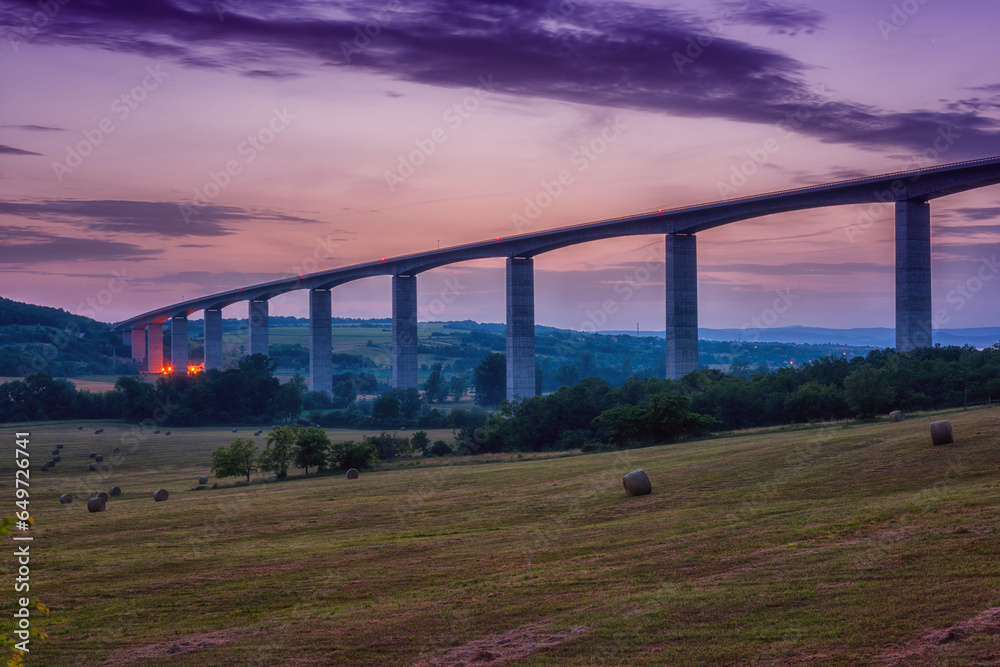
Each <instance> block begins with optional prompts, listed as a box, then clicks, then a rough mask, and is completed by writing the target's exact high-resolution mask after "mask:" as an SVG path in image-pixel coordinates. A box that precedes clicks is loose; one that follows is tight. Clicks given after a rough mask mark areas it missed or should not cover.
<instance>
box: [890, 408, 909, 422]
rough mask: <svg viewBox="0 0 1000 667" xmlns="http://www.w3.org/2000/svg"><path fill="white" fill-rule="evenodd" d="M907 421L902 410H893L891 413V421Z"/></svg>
mask: <svg viewBox="0 0 1000 667" xmlns="http://www.w3.org/2000/svg"><path fill="white" fill-rule="evenodd" d="M904 419H905V417H903V411H902V410H893V411H892V412H890V413H889V421H894V422H901V421H903V420H904Z"/></svg>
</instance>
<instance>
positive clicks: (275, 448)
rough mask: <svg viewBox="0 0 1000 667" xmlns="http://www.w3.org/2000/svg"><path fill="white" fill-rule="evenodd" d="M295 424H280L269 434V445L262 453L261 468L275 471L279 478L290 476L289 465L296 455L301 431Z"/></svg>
mask: <svg viewBox="0 0 1000 667" xmlns="http://www.w3.org/2000/svg"><path fill="white" fill-rule="evenodd" d="M298 430H299V429H298V428H297V427H295V426H278V427H277V428H275V429H274V430H273V431H271V432H270V433H268V434H267V447H265V448H264V451H263V453H262V454H261V455H260V462H259V463H260V469H261V470H267V471H270V472H273V473H274V474H276V475H277V476H278V479H284V478H285V477H288V466H289V465H290V464H291V463H292V460H293V458H294V457H295V444H296V443H297V442H298V439H299V433H298Z"/></svg>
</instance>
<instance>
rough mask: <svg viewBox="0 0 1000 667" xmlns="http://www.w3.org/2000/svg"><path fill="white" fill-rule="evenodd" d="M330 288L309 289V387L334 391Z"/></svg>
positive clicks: (314, 389)
mask: <svg viewBox="0 0 1000 667" xmlns="http://www.w3.org/2000/svg"><path fill="white" fill-rule="evenodd" d="M331 296H332V294H331V292H330V290H328V289H312V290H309V389H311V390H312V391H322V392H326V394H327V395H330V394H332V393H333V363H332V360H331V355H332V354H333V332H332V325H331V323H330V317H331V315H332V314H333V306H332V299H331Z"/></svg>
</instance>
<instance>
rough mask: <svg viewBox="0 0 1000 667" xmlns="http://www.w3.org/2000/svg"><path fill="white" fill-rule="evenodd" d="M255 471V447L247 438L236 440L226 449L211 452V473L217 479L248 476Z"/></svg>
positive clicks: (248, 481) (248, 477)
mask: <svg viewBox="0 0 1000 667" xmlns="http://www.w3.org/2000/svg"><path fill="white" fill-rule="evenodd" d="M256 470H257V445H255V444H253V440H250V439H249V438H247V439H244V438H237V439H236V440H235V441H233V443H232V444H230V445H229V446H228V447H219V448H218V449H216V450H215V451H214V452H212V472H213V473H215V476H216V477H217V478H219V479H221V478H223V477H240V476H242V475H246V478H247V484H249V483H250V475H251V474H252V473H254V472H255V471H256Z"/></svg>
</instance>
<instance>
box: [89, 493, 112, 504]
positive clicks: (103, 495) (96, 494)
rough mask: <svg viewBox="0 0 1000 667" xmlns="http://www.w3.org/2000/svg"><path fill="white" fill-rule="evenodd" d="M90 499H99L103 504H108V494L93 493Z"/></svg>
mask: <svg viewBox="0 0 1000 667" xmlns="http://www.w3.org/2000/svg"><path fill="white" fill-rule="evenodd" d="M90 497H91V498H101V499H102V500H103V501H104V502H108V494H106V493H104V492H103V491H94V493H93V495H91V496H90Z"/></svg>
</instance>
